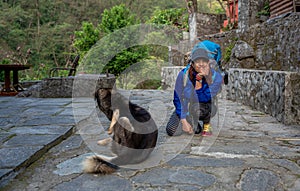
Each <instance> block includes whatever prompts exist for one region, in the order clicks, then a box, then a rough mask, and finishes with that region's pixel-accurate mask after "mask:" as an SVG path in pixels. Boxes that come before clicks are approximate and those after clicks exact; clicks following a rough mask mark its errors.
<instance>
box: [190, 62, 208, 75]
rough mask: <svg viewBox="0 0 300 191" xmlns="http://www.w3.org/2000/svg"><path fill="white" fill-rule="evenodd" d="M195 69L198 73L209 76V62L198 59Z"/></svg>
mask: <svg viewBox="0 0 300 191" xmlns="http://www.w3.org/2000/svg"><path fill="white" fill-rule="evenodd" d="M193 66H194V69H195V71H196V72H198V73H200V74H202V75H207V73H208V71H209V62H208V61H207V60H204V59H197V60H196V61H195V62H194V64H193Z"/></svg>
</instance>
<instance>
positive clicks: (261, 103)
mask: <svg viewBox="0 0 300 191" xmlns="http://www.w3.org/2000/svg"><path fill="white" fill-rule="evenodd" d="M228 99H231V100H233V101H238V102H241V103H243V104H245V105H248V106H251V107H252V108H253V109H257V110H259V111H262V112H265V113H267V114H270V115H271V116H273V117H275V118H276V119H277V120H278V121H280V122H283V123H284V124H300V74H299V73H295V72H284V71H270V70H269V71H261V70H245V69H230V70H229V84H228Z"/></svg>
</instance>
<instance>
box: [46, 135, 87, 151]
mask: <svg viewBox="0 0 300 191" xmlns="http://www.w3.org/2000/svg"><path fill="white" fill-rule="evenodd" d="M82 143H83V139H82V137H81V136H80V135H73V136H71V137H69V138H68V139H66V140H64V141H63V142H61V143H60V144H59V145H57V146H56V147H54V148H52V149H51V150H50V152H55V153H56V152H65V151H68V150H72V149H77V148H79V147H80V146H81V145H82Z"/></svg>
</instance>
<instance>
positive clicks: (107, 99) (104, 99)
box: [95, 88, 113, 120]
mask: <svg viewBox="0 0 300 191" xmlns="http://www.w3.org/2000/svg"><path fill="white" fill-rule="evenodd" d="M95 99H96V101H97V104H98V107H99V109H100V110H101V111H102V112H103V113H104V114H105V115H106V117H107V118H108V119H109V120H111V118H112V113H113V111H112V109H111V90H110V89H101V88H100V89H98V90H97V91H96V92H95Z"/></svg>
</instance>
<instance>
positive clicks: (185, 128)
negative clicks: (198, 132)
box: [181, 119, 193, 134]
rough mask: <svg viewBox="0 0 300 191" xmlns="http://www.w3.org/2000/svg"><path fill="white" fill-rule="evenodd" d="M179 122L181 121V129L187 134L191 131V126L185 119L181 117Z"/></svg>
mask: <svg viewBox="0 0 300 191" xmlns="http://www.w3.org/2000/svg"><path fill="white" fill-rule="evenodd" d="M181 123H182V130H183V131H184V132H187V133H189V134H192V133H193V128H192V126H191V125H190V124H189V122H188V121H187V120H186V119H181Z"/></svg>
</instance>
